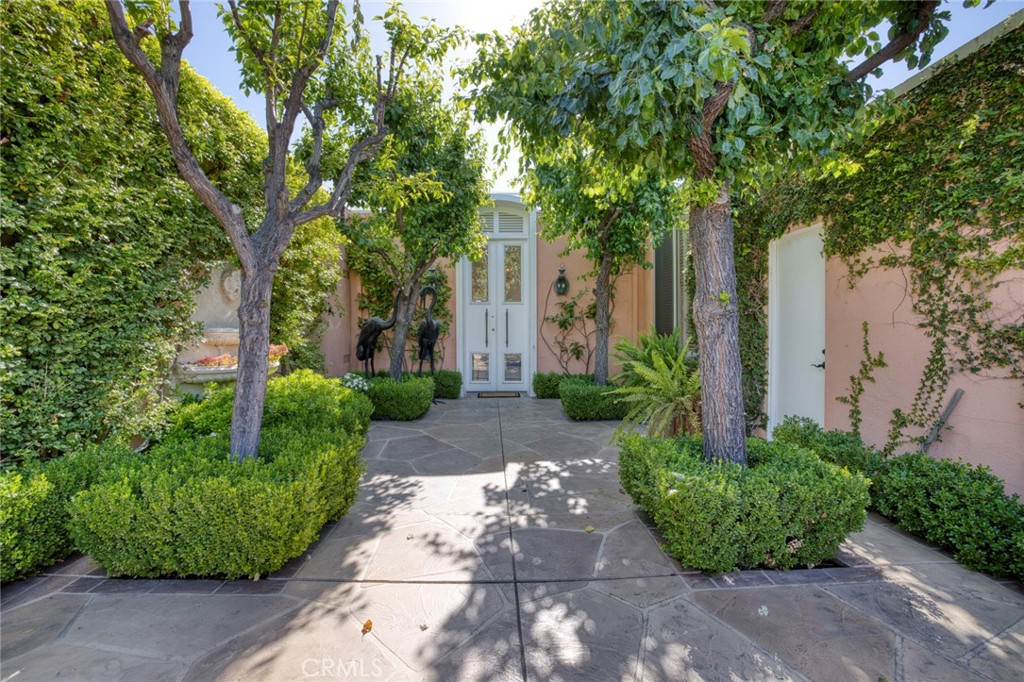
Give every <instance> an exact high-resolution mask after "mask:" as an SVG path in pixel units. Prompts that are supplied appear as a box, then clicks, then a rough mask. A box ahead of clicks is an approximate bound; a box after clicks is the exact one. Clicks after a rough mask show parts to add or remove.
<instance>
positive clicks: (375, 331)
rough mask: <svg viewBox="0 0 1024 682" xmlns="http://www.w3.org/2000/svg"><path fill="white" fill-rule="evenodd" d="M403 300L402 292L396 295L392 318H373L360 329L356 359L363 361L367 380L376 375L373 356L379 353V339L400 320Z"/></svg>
mask: <svg viewBox="0 0 1024 682" xmlns="http://www.w3.org/2000/svg"><path fill="white" fill-rule="evenodd" d="M401 298H402V292H401V291H399V292H398V293H396V294H395V304H394V306H392V308H391V318H390V319H388V320H382V319H380V318H379V317H376V316H374V317H371V318H370V319H368V320H367V321H366V322H364V323H363V326H362V327H360V328H359V340H358V341H356V359H357V360H362V361H363V374H364V375H365V376H366V378H367V379H369V378H370V374H371V373H375V372H376V371H377V368H376V367H375V366H374V364H373V356H374V353H375V352H376V351H377V339H379V338H380V335H381V334H382V333H383V332H384V330H385V329H391V328H392V327H394V326H395V320H397V319H398V303H399V301H400V300H401Z"/></svg>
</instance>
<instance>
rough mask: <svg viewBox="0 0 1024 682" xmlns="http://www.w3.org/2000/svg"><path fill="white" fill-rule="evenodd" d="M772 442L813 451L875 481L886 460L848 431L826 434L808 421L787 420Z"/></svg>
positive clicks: (801, 419) (778, 428)
mask: <svg viewBox="0 0 1024 682" xmlns="http://www.w3.org/2000/svg"><path fill="white" fill-rule="evenodd" d="M772 439H773V440H777V441H780V442H782V443H789V444H790V445H797V446H799V447H802V448H806V449H808V450H811V451H813V452H814V453H815V454H816V455H818V457H820V458H821V459H823V460H825V461H826V462H831V463H832V464H835V465H837V466H841V467H846V468H848V469H849V470H850V471H855V472H857V473H861V474H864V475H865V476H867V477H869V478H874V477H875V474H876V472H877V471H878V469H879V467H881V466H882V462H883V461H884V457H883V456H882V453H881V452H879V451H878V450H875V449H874V448H872V447H868V446H867V445H865V444H864V441H862V440H861V439H860V438H858V437H857V436H856V435H854V434H852V433H848V432H846V431H839V430H832V431H825V430H824V429H822V428H821V427H820V426H818V424H817V422H815V421H814V420H813V419H808V418H807V417H786V418H785V419H784V420H783V421H782V423H781V424H779V425H778V426H776V427H775V430H774V431H772Z"/></svg>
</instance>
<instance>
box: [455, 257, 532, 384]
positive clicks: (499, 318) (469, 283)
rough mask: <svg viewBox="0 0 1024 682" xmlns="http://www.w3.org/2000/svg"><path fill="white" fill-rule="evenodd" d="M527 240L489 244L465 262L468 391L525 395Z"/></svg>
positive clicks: (465, 380) (464, 366)
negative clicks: (494, 391) (500, 391)
mask: <svg viewBox="0 0 1024 682" xmlns="http://www.w3.org/2000/svg"><path fill="white" fill-rule="evenodd" d="M527 263H528V258H527V242H526V240H496V239H492V240H490V242H488V246H487V252H486V254H485V256H484V257H483V258H481V259H480V260H478V261H476V262H472V263H471V262H468V261H464V262H463V267H462V273H463V278H464V281H463V283H462V287H461V289H462V291H463V292H464V295H465V301H466V304H465V307H464V310H465V317H466V319H465V320H464V321H463V324H462V325H461V327H462V329H463V330H464V333H465V344H464V348H465V351H464V358H463V362H462V374H463V383H464V385H465V387H466V390H467V391H492V390H511V391H526V390H527V387H528V384H529V377H530V367H529V329H530V325H529V305H528V296H527V294H528V291H527V282H528V275H527V271H528V268H527Z"/></svg>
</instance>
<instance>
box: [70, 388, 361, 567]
mask: <svg viewBox="0 0 1024 682" xmlns="http://www.w3.org/2000/svg"><path fill="white" fill-rule="evenodd" d="M267 395H268V400H267V407H268V408H271V407H273V408H274V409H268V418H267V420H266V421H265V422H264V426H263V430H262V433H261V437H260V449H259V451H260V456H259V458H258V459H255V460H252V459H249V460H246V461H244V462H242V463H238V462H234V461H232V460H230V459H229V457H228V449H229V434H228V431H227V430H226V429H224V428H221V430H220V431H207V432H206V433H203V430H205V429H206V428H208V427H210V425H217V424H223V414H222V413H223V411H224V402H223V400H224V399H223V398H222V397H220V396H219V395H218V394H215V395H214V396H212V397H211V399H208V400H206V401H203V402H202V403H199V404H198V405H194V406H188V407H189V410H188V413H187V414H184V415H180V416H179V419H177V420H176V424H175V426H174V427H173V428H172V431H171V433H170V434H169V435H168V437H167V438H166V439H165V440H164V441H163V442H161V443H160V444H158V445H156V446H154V447H153V448H151V450H150V452H148V453H147V454H146V455H145V456H144V457H141V458H137V459H136V460H134V461H130V462H125V463H123V464H122V465H120V466H118V467H116V468H113V469H111V470H109V471H107V472H105V473H104V474H103V475H102V476H101V478H100V480H99V482H98V483H96V484H95V485H93V486H92V487H91V488H89V489H88V490H86V491H85V492H83V493H81V494H79V495H77V496H76V497H75V498H74V500H73V501H72V503H71V523H70V525H71V531H72V535H73V537H74V538H75V541H76V543H77V545H78V547H79V549H81V550H82V551H84V552H87V553H89V554H91V555H92V556H93V557H94V558H95V559H96V560H97V561H98V562H100V564H102V565H103V566H104V568H106V569H107V572H108V573H109V574H110V575H124V576H148V577H152V576H162V575H176V576H224V577H228V578H235V577H240V576H259V575H265V574H267V573H270V572H272V571H274V570H277V569H278V568H280V567H281V566H282V565H283V564H284V563H285V562H286V561H288V559H291V558H292V557H295V556H298V555H299V554H301V553H302V552H303V551H304V550H305V548H306V547H307V546H308V545H309V544H310V543H311V542H313V541H314V540H315V539H316V538H317V535H318V533H319V531H320V528H321V527H322V526H323V525H324V523H326V522H327V521H328V520H331V519H337V518H339V517H340V516H342V515H343V514H344V513H345V512H346V511H347V510H348V508H349V507H350V506H351V505H352V503H353V502H355V499H356V495H357V493H358V482H359V477H360V476H361V475H362V472H363V470H364V464H363V461H362V459H361V458H360V456H359V450H360V449H361V448H362V446H363V445H364V444H365V442H366V441H365V433H366V431H367V429H368V428H369V415H370V412H371V410H372V406H371V405H370V402H369V400H367V398H366V397H365V396H362V395H360V394H358V393H355V392H353V391H351V390H349V389H347V388H344V387H343V386H341V383H340V382H339V381H337V380H331V379H325V378H323V377H318V376H316V375H314V374H312V373H311V372H308V371H300V372H297V373H296V374H294V375H291V376H288V377H283V378H280V379H274V380H273V381H271V382H270V384H269V386H268V391H267ZM272 395H273V396H274V399H273V401H272V400H271V398H270V396H272ZM204 412H208V413H204ZM218 428H220V427H218Z"/></svg>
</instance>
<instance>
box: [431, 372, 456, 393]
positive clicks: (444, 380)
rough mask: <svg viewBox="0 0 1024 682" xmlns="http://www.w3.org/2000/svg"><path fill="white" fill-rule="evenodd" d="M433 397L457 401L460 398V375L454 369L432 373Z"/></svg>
mask: <svg viewBox="0 0 1024 682" xmlns="http://www.w3.org/2000/svg"><path fill="white" fill-rule="evenodd" d="M433 379H434V397H435V398H445V399H447V400H458V399H459V398H461V397H462V373H461V372H459V371H457V370H454V369H439V370H437V372H435V373H434V376H433Z"/></svg>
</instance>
